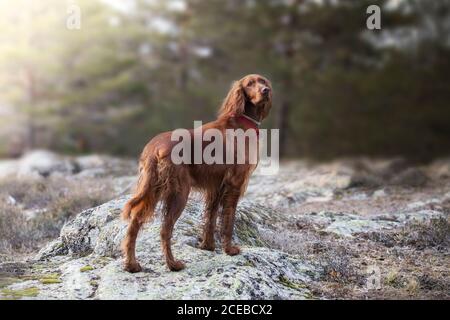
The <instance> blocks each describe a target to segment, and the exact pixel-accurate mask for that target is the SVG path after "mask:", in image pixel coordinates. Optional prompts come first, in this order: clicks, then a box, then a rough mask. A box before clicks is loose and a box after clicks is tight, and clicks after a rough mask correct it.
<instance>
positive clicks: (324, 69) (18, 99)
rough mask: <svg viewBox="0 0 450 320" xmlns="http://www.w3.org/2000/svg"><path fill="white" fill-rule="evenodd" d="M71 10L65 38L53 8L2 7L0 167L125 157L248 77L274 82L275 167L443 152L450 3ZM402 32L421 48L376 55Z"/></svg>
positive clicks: (188, 3)
mask: <svg viewBox="0 0 450 320" xmlns="http://www.w3.org/2000/svg"><path fill="white" fill-rule="evenodd" d="M76 3H77V4H78V5H79V6H80V8H81V13H82V20H81V29H80V30H69V29H67V28H66V27H65V19H66V18H67V12H66V10H67V8H66V5H67V4H66V3H65V2H61V1H58V0H46V1H40V2H39V4H38V3H33V6H30V5H29V1H26V0H20V1H16V2H14V4H13V5H12V4H8V5H6V4H0V18H1V19H0V29H1V30H2V38H1V39H0V86H1V88H2V91H1V92H0V108H1V105H3V104H4V105H8V106H12V107H13V109H14V110H15V112H14V113H13V114H12V115H11V116H10V119H7V120H5V119H3V121H5V122H6V124H11V127H12V129H10V130H9V131H8V130H7V129H4V132H3V133H2V132H1V131H0V135H2V134H3V135H5V134H6V135H8V136H11V131H14V133H16V135H15V137H17V136H20V137H22V139H21V140H20V139H19V140H20V141H21V142H17V139H16V140H10V141H9V142H3V143H0V153H1V154H3V155H7V154H8V153H9V154H14V153H15V152H13V149H14V148H16V149H19V153H20V151H22V150H23V149H24V148H27V147H28V148H32V147H47V148H52V149H57V150H59V151H64V152H69V153H79V152H89V151H92V150H95V151H96V152H109V153H115V154H127V155H136V154H137V153H138V152H140V150H141V149H142V146H143V145H144V144H145V143H146V142H147V140H148V139H149V138H150V137H151V136H153V135H154V134H156V133H158V132H160V131H165V130H171V129H174V128H177V127H191V126H192V123H193V120H199V119H201V120H203V121H209V120H211V119H213V118H214V116H215V113H216V110H217V108H218V106H219V104H220V102H221V99H223V97H224V96H225V94H226V91H227V89H228V87H229V85H230V83H231V81H232V80H233V79H237V78H239V77H241V76H243V75H244V74H246V73H261V74H264V75H267V76H268V77H269V78H270V79H271V80H272V82H273V84H274V88H275V97H274V98H275V100H274V102H275V103H274V108H273V112H272V114H271V115H270V117H269V119H268V121H267V122H266V125H267V126H269V127H276V128H281V129H282V130H281V139H282V145H281V147H282V153H283V154H284V155H288V156H298V155H302V156H310V157H316V158H329V157H333V156H342V155H358V154H368V155H406V156H409V157H414V158H418V159H428V158H431V157H433V156H437V155H441V154H445V153H448V151H449V150H450V148H449V147H450V139H449V137H450V131H449V130H450V129H449V128H450V125H449V120H448V119H450V111H449V110H450V108H448V101H449V90H448V84H449V74H450V73H449V71H450V70H449V69H450V65H449V61H448V58H447V57H448V54H449V46H448V40H449V31H450V30H448V27H447V24H446V21H448V18H449V13H448V12H449V7H450V5H449V3H448V1H445V0H438V1H434V2H430V1H424V0H414V1H403V2H399V5H398V6H397V7H392V6H390V5H389V3H390V1H387V0H377V1H372V0H371V1H369V0H362V1H353V0H340V1H338V2H334V1H322V2H315V1H299V0H292V1H281V0H264V1H240V0H239V1H238V0H230V1H221V0H210V1H199V0H184V1H172V0H171V1H151V2H148V1H123V3H128V4H131V3H134V6H133V5H130V6H125V7H126V8H127V9H125V10H119V9H117V8H115V7H114V6H111V5H109V4H107V3H106V2H104V1H99V0H97V1H92V0H89V1H87V0H78V1H76ZM174 4H175V5H174ZM371 4H378V5H380V6H381V7H382V8H383V9H382V30H381V31H369V30H367V29H366V18H367V17H368V15H367V14H366V8H367V6H368V5H371ZM413 29H414V30H417V34H419V35H420V36H419V37H416V38H411V37H409V36H407V35H397V36H396V38H394V42H396V43H397V46H381V45H380V44H381V41H382V39H385V38H386V37H388V36H387V35H389V34H391V35H392V34H395V33H396V32H401V31H402V30H403V32H405V34H407V31H408V30H413ZM161 30H163V32H162V31H161ZM405 30H406V31H405ZM5 128H6V127H5Z"/></svg>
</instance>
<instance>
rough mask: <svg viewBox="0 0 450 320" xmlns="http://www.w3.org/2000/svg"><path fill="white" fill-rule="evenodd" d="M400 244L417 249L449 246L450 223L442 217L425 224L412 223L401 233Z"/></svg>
mask: <svg viewBox="0 0 450 320" xmlns="http://www.w3.org/2000/svg"><path fill="white" fill-rule="evenodd" d="M400 240H401V242H402V243H403V244H406V245H410V246H413V247H415V248H417V249H424V248H428V247H449V246H450V223H449V221H448V220H447V219H445V218H444V217H439V218H433V219H431V220H430V221H426V222H413V223H409V224H407V225H406V226H405V228H404V229H403V230H402V232H401V239H400Z"/></svg>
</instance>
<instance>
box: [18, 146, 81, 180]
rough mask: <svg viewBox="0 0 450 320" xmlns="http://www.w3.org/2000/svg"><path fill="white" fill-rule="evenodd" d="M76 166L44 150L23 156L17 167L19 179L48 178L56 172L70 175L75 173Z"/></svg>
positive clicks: (64, 158) (67, 159) (68, 160)
mask: <svg viewBox="0 0 450 320" xmlns="http://www.w3.org/2000/svg"><path fill="white" fill-rule="evenodd" d="M77 170H78V168H77V166H76V164H75V163H74V162H73V161H71V160H70V159H69V158H66V157H63V156H59V155H57V154H55V153H53V152H50V151H46V150H35V151H32V152H30V153H27V154H26V155H24V156H23V157H22V158H21V159H20V161H19V165H18V170H17V176H18V177H19V178H40V177H48V176H50V175H52V174H54V173H56V172H58V173H62V174H72V173H74V172H77Z"/></svg>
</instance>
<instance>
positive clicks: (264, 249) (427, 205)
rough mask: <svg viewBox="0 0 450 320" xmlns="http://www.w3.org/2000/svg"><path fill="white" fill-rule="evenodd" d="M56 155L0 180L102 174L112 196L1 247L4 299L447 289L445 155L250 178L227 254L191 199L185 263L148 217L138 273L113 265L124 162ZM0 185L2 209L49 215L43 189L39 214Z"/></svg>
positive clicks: (385, 294) (293, 168)
mask: <svg viewBox="0 0 450 320" xmlns="http://www.w3.org/2000/svg"><path fill="white" fill-rule="evenodd" d="M47 155H48V154H47ZM41 156H42V154H41ZM52 157H55V159H56V160H55V159H53V160H55V161H54V162H52V163H53V164H52V165H50V162H51V161H50V160H49V162H47V165H45V166H44V165H43V166H41V167H40V168H38V169H36V168H33V167H30V165H27V164H26V163H27V162H26V161H24V160H22V161H16V162H14V163H13V162H9V163H7V164H5V163H3V170H2V163H0V176H1V172H3V173H5V172H8V174H7V175H6V173H5V174H4V177H3V178H1V177H0V180H1V179H14V181H19V180H20V179H29V177H30V176H34V178H33V179H37V181H39V183H42V184H44V185H47V184H51V183H55V181H59V180H61V179H65V180H69V181H71V183H73V181H78V182H77V183H79V184H78V185H77V188H81V189H87V187H88V186H92V185H93V184H94V182H95V181H97V182H98V181H101V184H102V185H103V187H105V186H106V187H107V190H108V197H109V198H110V199H112V200H111V201H108V202H106V203H104V204H102V205H100V206H97V207H93V208H89V209H86V210H84V211H82V212H81V213H79V214H73V215H69V216H65V219H64V222H65V223H64V226H63V227H62V229H61V232H60V235H59V237H57V238H56V239H53V240H51V241H50V242H47V243H46V244H45V245H41V246H42V249H41V250H40V251H39V252H38V253H34V252H33V250H31V251H27V250H21V249H20V248H15V247H14V243H12V244H10V250H6V249H5V250H3V251H4V252H3V256H2V257H3V258H1V260H0V262H1V261H3V263H0V297H1V298H2V299H62V298H66V299H204V298H212V299H336V298H337V299H377V298H378V299H379V298H383V299H394V298H400V299H411V298H418V299H432V298H436V299H449V298H450V267H449V266H450V260H449V253H450V251H449V248H450V247H449V246H450V224H449V213H450V160H439V161H435V162H433V163H431V164H428V165H426V166H414V165H410V164H409V163H408V162H406V161H404V160H401V159H391V160H367V159H350V160H340V161H335V162H330V163H324V164H311V163H308V162H306V161H290V162H285V163H283V164H282V166H281V169H280V172H279V174H277V175H274V176H258V175H256V176H254V177H253V178H252V179H251V182H250V184H249V187H248V192H247V194H246V196H245V198H244V199H243V200H242V202H241V203H240V205H239V208H238V215H237V222H236V232H235V241H236V242H238V243H239V244H240V245H241V246H242V249H243V250H242V254H241V255H239V256H235V257H229V256H227V255H225V254H223V253H222V251H221V250H220V249H217V250H216V252H208V251H202V250H200V249H198V242H199V234H200V230H201V229H200V228H201V213H202V210H203V208H202V204H201V201H200V199H199V196H198V195H196V194H193V195H192V197H191V199H190V201H189V203H188V206H187V208H186V210H185V212H184V213H183V215H182V218H181V219H180V220H179V221H178V222H177V225H176V231H175V235H174V238H173V249H174V252H175V255H176V256H177V257H178V258H180V259H182V260H184V261H185V262H186V263H187V268H186V269H185V270H183V271H181V272H169V271H168V269H167V268H166V266H165V265H164V263H163V259H162V253H161V250H160V244H159V219H156V221H155V222H154V223H152V224H147V225H146V226H145V228H144V230H143V231H142V232H141V233H140V236H139V238H138V245H137V255H138V259H139V260H140V262H141V264H142V265H143V267H144V272H141V273H137V274H129V273H126V272H124V271H122V269H121V258H120V252H119V244H120V242H121V240H122V238H123V236H124V232H125V230H126V224H125V223H124V222H123V221H121V220H120V219H119V215H120V211H121V208H122V207H123V204H124V203H125V201H126V200H127V198H128V197H129V195H128V193H129V187H130V184H132V183H133V181H134V180H135V177H134V175H133V172H134V170H135V165H134V162H129V161H125V160H118V159H113V158H109V157H102V156H90V157H82V158H61V157H59V156H56V155H52ZM47 158H48V157H47ZM31 163H36V162H35V161H31ZM55 163H59V165H55ZM82 163H84V165H83V164H82ZM55 168H56V169H55ZM8 170H9V171H8ZM5 176H7V177H5ZM11 177H13V178H11ZM9 181H10V180H9ZM52 181H53V182H52ZM5 186H10V185H8V184H6V185H5ZM70 187H73V185H70ZM10 189H11V188H10ZM69 189H70V188H69ZM49 190H52V192H54V189H51V188H49ZM98 190H103V189H101V188H100V189H98ZM98 190H97V191H98ZM1 191H2V189H1V188H0V197H2V198H1V199H0V201H3V205H4V206H5V208H8V210H12V209H11V208H16V209H15V210H16V211H14V212H15V214H17V215H19V214H24V212H25V213H26V214H28V219H27V220H26V221H33V220H34V219H37V218H38V217H39V216H40V214H42V212H44V213H45V212H53V211H54V210H55V207H54V206H53V205H52V203H53V202H54V199H53V198H50V200H49V201H48V202H47V203H44V204H43V205H41V208H38V209H40V211H39V210H37V209H36V208H35V209H30V208H28V207H30V204H29V203H28V204H27V203H24V202H26V201H24V200H23V199H24V197H22V198H21V197H18V196H17V195H16V194H17V192H16V193H15V194H14V195H16V196H14V195H11V193H12V192H9V193H8V192H7V191H8V188H6V187H5V188H4V190H3V192H1ZM90 193H92V191H90ZM102 194H103V193H102ZM11 198H12V199H13V200H11ZM25 199H26V198H25ZM29 201H30V200H29ZM105 201H106V200H105ZM85 204H86V203H84V202H83V205H85ZM30 210H35V211H34V213H33V214H32V215H30V214H29V212H30ZM36 210H37V211H36ZM58 210H59V211H62V212H64V210H61V209H58ZM59 211H58V212H59ZM8 212H9V211H8ZM11 212H13V211H11ZM27 212H28V213H27ZM40 212H41V213H40ZM1 217H2V216H1V215H0V228H1V221H2V220H1ZM58 217H59V215H58ZM3 219H5V218H4V217H3ZM32 226H35V225H32ZM30 228H31V227H30ZM50 238H51V237H47V238H46V239H45V241H48V240H49V239H50ZM41 240H42V241H43V240H44V239H41ZM4 241H6V240H4ZM39 243H40V242H39ZM4 247H5V248H7V246H4ZM11 248H12V249H11ZM217 248H220V246H219V245H218V246H217Z"/></svg>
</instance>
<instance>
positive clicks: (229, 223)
mask: <svg viewBox="0 0 450 320" xmlns="http://www.w3.org/2000/svg"><path fill="white" fill-rule="evenodd" d="M240 195H241V194H240V190H239V189H237V190H236V189H233V190H227V192H226V195H225V196H224V199H223V211H222V215H223V216H222V225H221V236H222V248H223V250H224V251H225V253H226V254H228V255H230V256H234V255H237V254H239V252H240V251H241V250H240V248H239V247H238V246H234V245H232V243H231V240H232V237H233V227H234V217H235V215H236V207H237V204H238V201H239V198H240Z"/></svg>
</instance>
